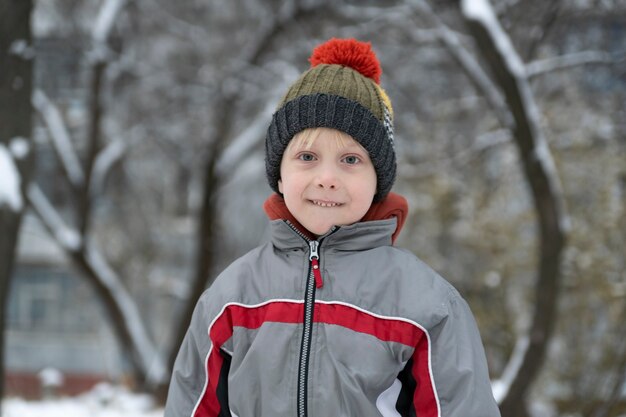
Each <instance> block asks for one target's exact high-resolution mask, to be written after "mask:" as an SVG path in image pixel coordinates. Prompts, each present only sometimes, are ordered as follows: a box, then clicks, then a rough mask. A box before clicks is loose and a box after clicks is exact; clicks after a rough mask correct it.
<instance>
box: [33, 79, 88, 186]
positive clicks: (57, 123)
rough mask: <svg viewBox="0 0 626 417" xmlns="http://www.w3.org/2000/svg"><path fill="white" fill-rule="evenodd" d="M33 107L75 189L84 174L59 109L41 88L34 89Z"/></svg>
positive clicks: (80, 182) (81, 183) (83, 177)
mask: <svg viewBox="0 0 626 417" xmlns="http://www.w3.org/2000/svg"><path fill="white" fill-rule="evenodd" d="M32 101H33V107H34V108H35V109H37V111H38V112H39V113H40V114H41V117H42V118H43V120H44V122H45V123H46V126H47V127H48V131H49V132H50V138H51V139H52V145H53V148H54V150H55V152H56V154H57V156H58V158H59V161H61V166H62V167H63V171H64V172H65V175H66V176H67V179H68V181H69V182H70V184H71V185H72V187H74V188H75V189H79V188H81V187H82V186H83V185H84V183H85V174H84V172H83V168H82V166H81V164H80V161H79V160H78V156H77V155H76V152H75V150H74V146H73V145H72V141H71V139H70V134H69V132H68V131H67V127H66V126H65V122H64V121H63V117H62V116H61V112H60V111H59V109H58V108H57V107H56V106H55V105H54V104H53V103H52V102H51V101H50V99H48V96H47V95H46V93H44V92H43V91H42V90H35V93H34V94H33V99H32Z"/></svg>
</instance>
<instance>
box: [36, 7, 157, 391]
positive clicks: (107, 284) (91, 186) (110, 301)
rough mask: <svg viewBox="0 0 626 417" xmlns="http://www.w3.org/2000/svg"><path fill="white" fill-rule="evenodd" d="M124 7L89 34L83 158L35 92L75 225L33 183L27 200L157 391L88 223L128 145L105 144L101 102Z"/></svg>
mask: <svg viewBox="0 0 626 417" xmlns="http://www.w3.org/2000/svg"><path fill="white" fill-rule="evenodd" d="M124 5H125V1H123V0H107V1H106V2H104V3H103V4H102V6H101V8H100V9H99V14H98V16H97V19H96V23H95V25H94V26H93V30H92V32H91V43H92V48H91V50H90V53H89V55H88V59H89V63H90V65H89V68H90V71H89V72H90V75H91V81H90V84H89V89H88V92H89V100H88V102H89V127H88V129H87V138H86V140H85V143H86V144H87V146H86V149H87V152H86V156H85V158H84V161H82V162H81V160H80V158H79V157H78V155H77V153H76V150H75V149H74V147H73V145H72V140H71V138H70V134H69V133H68V130H67V128H66V126H65V123H64V121H63V119H62V117H61V115H60V112H59V111H58V109H57V108H56V106H55V105H54V103H52V102H51V101H50V100H49V99H48V98H47V96H46V95H45V94H44V93H43V92H42V91H37V92H36V93H35V94H34V96H33V103H34V106H35V107H36V109H37V110H38V111H39V112H40V114H41V116H42V119H43V120H44V122H45V125H46V126H47V127H48V130H49V132H50V137H51V139H52V143H53V145H54V149H55V151H56V154H57V157H58V159H59V161H60V162H61V166H62V167H63V172H64V174H65V180H66V182H67V184H68V186H69V188H70V189H71V190H72V193H73V196H74V199H73V203H74V207H73V208H74V209H75V211H76V213H77V216H76V217H77V219H78V220H77V223H78V225H76V226H75V227H72V226H68V225H66V224H65V222H64V221H63V219H62V216H61V215H60V214H59V213H58V210H57V209H56V208H55V207H53V205H52V204H51V203H50V202H49V200H48V198H47V197H46V196H45V194H44V193H43V191H42V190H41V189H40V188H39V187H38V186H37V185H36V184H33V185H31V186H30V187H29V189H28V193H27V195H28V202H29V205H30V206H31V207H32V209H33V211H34V213H35V214H36V215H37V216H38V217H39V219H40V220H41V221H42V223H43V224H44V225H45V227H46V228H47V229H48V231H49V232H50V234H51V236H53V237H54V238H55V239H56V241H57V243H58V244H59V246H60V247H61V248H62V249H63V250H65V251H66V252H67V254H68V257H69V259H71V260H72V261H73V262H74V264H75V265H76V266H77V267H78V269H79V270H80V271H82V273H83V276H84V277H85V278H86V279H87V280H88V281H89V283H90V284H91V285H92V286H93V288H94V290H95V292H96V294H97V297H98V299H99V300H100V301H101V302H102V303H103V304H104V306H105V309H106V311H107V312H108V315H109V318H110V320H111V324H112V326H113V329H114V331H115V334H116V335H117V337H118V339H119V341H120V344H121V346H122V349H123V351H124V352H125V353H126V356H127V357H128V359H129V361H130V363H131V364H132V368H133V372H134V377H135V379H136V381H137V382H138V384H139V386H141V387H144V388H150V389H155V388H156V387H159V386H162V385H164V384H166V381H167V378H168V373H167V371H166V369H165V366H164V363H163V361H162V359H161V357H160V354H159V353H158V350H157V349H156V346H155V344H154V341H153V340H152V339H151V337H150V335H149V332H148V330H147V328H146V325H145V323H144V321H143V319H142V317H141V314H140V311H139V308H138V307H137V305H136V303H135V301H134V300H133V298H132V297H131V295H130V293H129V292H128V290H127V289H126V287H125V285H124V283H123V282H122V280H121V279H120V277H119V275H118V273H117V272H116V271H115V270H114V268H112V266H111V265H110V264H109V262H108V261H107V260H106V258H105V257H104V256H103V254H102V253H101V250H100V248H99V247H98V245H97V243H96V241H95V239H94V237H93V236H92V231H91V227H90V220H91V217H92V213H93V204H92V203H93V201H94V199H95V198H96V197H97V196H98V192H99V191H100V190H101V184H102V183H103V182H104V178H105V177H106V176H107V175H108V173H109V171H110V170H111V168H112V167H114V166H115V163H116V162H118V161H119V160H120V158H122V157H123V155H124V152H125V148H126V145H125V144H123V143H122V142H121V141H113V142H110V143H109V145H107V146H103V145H102V139H101V127H100V124H101V120H102V117H103V112H104V109H103V107H102V103H101V95H102V91H103V89H104V88H105V86H104V85H103V74H104V71H105V69H106V67H107V65H108V64H109V62H110V57H111V51H110V49H109V43H108V42H109V34H110V32H111V30H112V27H113V26H114V24H115V22H116V19H117V18H118V15H119V14H120V12H121V11H122V9H123V7H124Z"/></svg>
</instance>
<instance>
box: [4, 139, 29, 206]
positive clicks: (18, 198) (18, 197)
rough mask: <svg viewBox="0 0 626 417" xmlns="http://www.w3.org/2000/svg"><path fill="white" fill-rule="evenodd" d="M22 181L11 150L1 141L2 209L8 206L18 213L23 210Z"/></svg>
mask: <svg viewBox="0 0 626 417" xmlns="http://www.w3.org/2000/svg"><path fill="white" fill-rule="evenodd" d="M21 183H22V181H21V176H20V171H19V170H18V169H17V166H16V165H15V163H14V161H13V156H12V155H11V152H10V151H9V149H7V148H6V147H5V146H4V145H3V144H2V143H0V209H1V208H3V207H4V206H8V207H9V208H10V209H11V210H13V211H14V212H16V213H18V212H20V211H21V210H22V207H23V205H24V204H23V201H22V192H21V190H20V187H21Z"/></svg>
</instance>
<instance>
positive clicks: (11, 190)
mask: <svg viewBox="0 0 626 417" xmlns="http://www.w3.org/2000/svg"><path fill="white" fill-rule="evenodd" d="M32 8H33V4H32V1H31V0H23V1H22V0H9V1H4V2H2V4H1V5H0V62H1V63H2V64H0V259H2V261H1V262H0V339H1V340H0V398H2V397H3V396H4V335H5V332H4V329H5V312H6V310H7V307H6V305H7V300H8V295H9V289H10V285H9V284H10V278H11V274H12V271H13V265H14V256H15V249H16V246H17V239H18V233H19V230H20V223H21V220H22V214H23V213H24V204H23V201H24V199H23V195H24V192H25V190H26V188H27V187H28V183H29V181H30V179H31V173H32V170H33V159H32V153H31V152H30V147H31V143H32V138H31V131H32V123H31V113H32V108H31V105H30V95H31V88H32V67H33V63H32V62H33V61H32V58H33V46H32V36H31V30H30V16H31V11H32Z"/></svg>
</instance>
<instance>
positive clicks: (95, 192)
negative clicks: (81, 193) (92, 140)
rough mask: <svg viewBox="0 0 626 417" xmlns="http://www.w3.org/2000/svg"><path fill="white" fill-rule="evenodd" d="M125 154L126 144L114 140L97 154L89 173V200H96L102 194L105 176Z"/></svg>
mask: <svg viewBox="0 0 626 417" xmlns="http://www.w3.org/2000/svg"><path fill="white" fill-rule="evenodd" d="M125 152H126V143H125V142H123V141H122V140H116V141H114V142H111V143H109V144H108V145H107V147H106V148H104V150H102V151H101V152H99V153H98V156H97V157H96V161H95V163H94V168H93V172H92V173H91V183H90V184H89V194H90V196H91V198H92V199H93V198H96V197H97V196H99V195H102V194H103V193H104V191H103V190H104V183H105V181H106V176H107V174H108V173H109V171H110V170H111V168H112V167H113V166H114V165H115V163H116V162H117V161H119V160H120V159H121V158H122V156H124V153H125Z"/></svg>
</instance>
